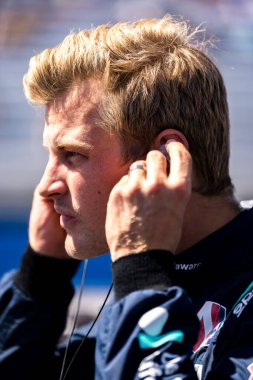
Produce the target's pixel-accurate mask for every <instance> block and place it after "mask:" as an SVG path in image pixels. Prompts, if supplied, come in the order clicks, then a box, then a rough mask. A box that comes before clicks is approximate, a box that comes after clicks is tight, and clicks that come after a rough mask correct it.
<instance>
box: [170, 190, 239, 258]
mask: <svg viewBox="0 0 253 380" xmlns="http://www.w3.org/2000/svg"><path fill="white" fill-rule="evenodd" d="M240 211H241V208H240V205H239V204H238V202H237V201H236V200H235V199H234V198H228V197H226V198H225V197H222V196H212V197H208V196H204V195H201V194H198V193H192V195H191V199H190V201H189V204H188V206H187V208H186V211H185V217H184V224H183V231H182V237H181V240H180V243H179V246H178V249H177V253H180V252H182V251H185V250H186V249H188V248H190V247H192V246H193V245H194V244H196V243H198V242H199V241H200V240H202V239H204V238H205V237H206V236H208V235H210V234H211V233H213V232H215V231H217V230H218V229H219V228H221V227H223V226H224V225H225V224H227V223H229V222H230V221H231V220H232V219H234V218H235V217H236V216H237V215H238V214H239V213H240Z"/></svg>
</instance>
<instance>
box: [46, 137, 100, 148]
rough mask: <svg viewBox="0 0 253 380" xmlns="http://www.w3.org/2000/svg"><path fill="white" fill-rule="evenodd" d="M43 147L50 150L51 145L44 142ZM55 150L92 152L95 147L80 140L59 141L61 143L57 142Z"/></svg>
mask: <svg viewBox="0 0 253 380" xmlns="http://www.w3.org/2000/svg"><path fill="white" fill-rule="evenodd" d="M42 145H43V146H44V147H45V148H49V145H50V144H49V145H48V144H47V143H46V142H45V140H43V143H42ZM54 148H55V149H57V150H61V149H81V150H91V149H92V148H93V147H92V145H90V144H88V143H86V142H80V141H79V140H74V139H59V141H57V142H56V144H55V145H54Z"/></svg>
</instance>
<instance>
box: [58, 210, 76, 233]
mask: <svg viewBox="0 0 253 380" xmlns="http://www.w3.org/2000/svg"><path fill="white" fill-rule="evenodd" d="M55 211H56V212H57V214H59V215H60V225H61V227H62V228H64V229H65V228H66V227H68V226H69V225H70V224H71V223H73V222H74V221H75V220H76V216H74V215H73V214H72V213H70V212H69V211H66V210H63V209H60V208H58V207H55Z"/></svg>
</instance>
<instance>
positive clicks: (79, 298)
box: [59, 260, 88, 380]
mask: <svg viewBox="0 0 253 380" xmlns="http://www.w3.org/2000/svg"><path fill="white" fill-rule="evenodd" d="M87 267H88V260H84V262H83V271H82V278H81V284H80V291H79V295H78V301H77V308H76V313H75V318H74V322H73V326H72V329H71V333H70V335H69V338H68V342H67V345H66V349H65V352H64V357H63V362H62V367H61V374H60V379H59V380H64V379H65V376H66V374H65V375H64V377H63V373H64V369H65V365H66V360H67V354H68V350H69V345H70V341H71V338H72V336H73V333H74V330H75V328H76V322H77V318H78V314H79V311H80V305H81V298H82V293H83V289H84V281H85V277H86V272H87Z"/></svg>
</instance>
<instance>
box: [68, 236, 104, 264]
mask: <svg viewBox="0 0 253 380" xmlns="http://www.w3.org/2000/svg"><path fill="white" fill-rule="evenodd" d="M65 249H66V252H67V254H68V255H69V256H70V257H72V258H73V259H77V260H85V259H91V258H94V257H98V256H101V255H103V254H105V253H108V250H107V249H106V248H105V247H103V248H102V247H94V246H93V247H91V246H90V245H89V244H85V243H84V242H74V241H73V239H72V237H71V236H69V235H67V237H66V240H65Z"/></svg>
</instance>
